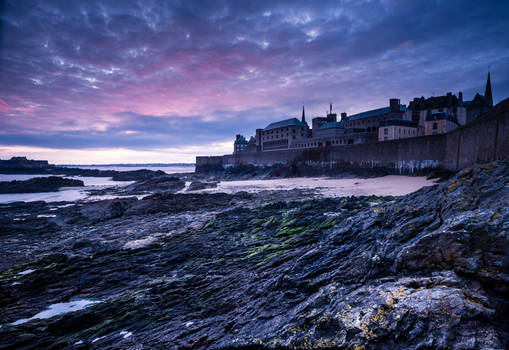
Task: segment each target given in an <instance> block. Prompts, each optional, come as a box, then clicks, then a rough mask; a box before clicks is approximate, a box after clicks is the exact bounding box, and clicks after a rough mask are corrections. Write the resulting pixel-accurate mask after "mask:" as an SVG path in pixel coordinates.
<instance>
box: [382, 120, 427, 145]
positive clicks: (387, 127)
mask: <svg viewBox="0 0 509 350" xmlns="http://www.w3.org/2000/svg"><path fill="white" fill-rule="evenodd" d="M422 135H424V128H423V127H419V125H418V123H417V122H415V121H412V120H404V119H387V120H383V121H381V122H380V126H379V128H378V141H389V140H397V139H405V138H408V137H417V136H422Z"/></svg>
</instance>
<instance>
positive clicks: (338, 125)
mask: <svg viewBox="0 0 509 350" xmlns="http://www.w3.org/2000/svg"><path fill="white" fill-rule="evenodd" d="M336 128H337V129H344V126H343V123H340V122H328V123H324V124H322V125H320V126H319V127H318V129H317V130H324V129H336Z"/></svg>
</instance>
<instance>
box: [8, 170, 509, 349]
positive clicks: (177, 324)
mask: <svg viewBox="0 0 509 350" xmlns="http://www.w3.org/2000/svg"><path fill="white" fill-rule="evenodd" d="M507 179H509V163H508V162H497V163H493V164H488V165H483V166H476V167H472V168H469V169H465V170H463V171H461V172H459V173H458V174H456V175H455V176H454V177H452V178H451V179H450V180H448V181H447V182H443V183H440V184H437V185H435V186H432V187H427V188H423V189H421V190H419V191H417V192H415V193H412V194H409V195H406V196H402V197H376V196H369V197H349V198H300V199H299V200H294V199H292V200H286V198H294V197H290V194H289V193H286V192H284V191H281V192H277V193H274V194H272V197H271V200H270V201H269V200H267V198H269V194H268V193H264V194H263V196H262V195H259V194H245V193H244V194H242V193H238V194H235V195H227V194H224V193H215V194H207V193H203V194H189V193H182V194H180V193H179V194H169V193H160V194H154V195H151V196H148V197H146V198H144V199H143V200H137V199H135V198H134V199H126V200H116V201H117V202H114V201H109V202H106V201H105V202H102V203H99V204H98V203H95V204H94V203H83V204H81V205H80V206H78V207H76V208H74V207H69V208H62V209H59V210H56V211H54V212H55V213H56V218H55V220H60V221H55V222H56V223H58V224H59V225H61V226H59V227H60V228H59V230H57V231H55V230H54V231H53V232H52V233H51V235H44V233H42V232H41V233H39V234H38V235H37V236H34V235H29V234H28V233H26V232H25V233H22V234H20V233H18V232H16V231H15V230H9V231H7V230H6V231H3V232H4V233H3V238H5V242H6V243H5V247H2V248H0V249H7V248H8V249H9V251H10V252H11V257H12V255H13V254H14V255H16V256H22V255H23V254H27V252H28V251H30V255H29V257H30V258H29V259H25V262H24V263H19V262H18V261H21V259H18V260H16V261H17V263H16V264H14V263H10V262H9V261H5V262H3V263H2V264H1V265H0V266H6V268H5V269H4V270H3V271H2V272H1V274H0V296H1V297H0V308H1V309H2V313H1V314H0V324H2V327H1V328H0V347H3V348H20V347H28V348H30V347H32V348H36V347H46V348H80V347H82V348H97V349H104V348H106V349H108V348H110V349H129V348H169V349H184V348H197V349H209V348H210V349H235V348H237V349H259V348H266V349H302V348H330V349H334V348H345V349H395V348H396V349H435V348H436V349H505V348H507V346H508V339H509V329H508V326H507V315H508V311H509V303H508V298H507V294H508V293H507V292H508V288H509V274H508V272H509V266H508V262H509V259H508V255H507V254H508V251H509V246H508V242H509V239H508V228H509V220H508V219H507V218H508V217H509V186H508V180H507ZM114 203H116V204H114ZM41 206H42V204H40V205H39V206H38V207H37V208H38V210H44V207H41ZM2 209H3V211H4V212H5V211H7V212H9V210H17V212H16V213H18V212H21V211H25V210H28V209H27V208H26V207H20V206H19V205H18V206H13V207H12V208H10V207H5V208H4V207H3V208H2ZM48 210H49V209H48ZM94 212H104V213H106V214H107V215H102V216H100V215H99V216H98V217H99V219H98V220H96V221H93V222H88V221H87V220H89V221H92V220H90V219H92V218H93V215H92V213H94ZM108 213H109V214H108ZM2 215H7V214H2ZM13 215H14V214H13ZM73 215H74V216H76V218H77V219H76V221H75V222H72V223H65V220H64V218H66V217H74V216H73ZM80 215H81V216H80ZM61 217H62V218H61ZM34 220H35V219H34ZM62 222H64V223H65V224H61V223H62ZM85 222H86V224H85ZM39 235H41V237H39ZM27 242H28V243H30V244H28V243H27ZM41 242H44V244H41ZM36 244H38V246H37V248H33V246H34V245H36ZM57 254H58V255H57ZM64 257H65V258H64ZM7 266H8V267H7ZM27 271H29V272H27ZM75 299H87V300H94V301H98V302H97V303H94V304H90V306H89V307H87V308H85V309H82V310H79V311H75V312H68V313H65V314H61V315H57V316H55V317H52V318H48V319H40V320H36V319H33V320H31V321H29V322H26V323H23V324H18V325H15V324H13V323H15V322H16V321H17V320H19V319H24V318H30V317H33V316H34V315H36V314H37V313H39V312H41V311H43V310H45V309H47V308H48V306H49V305H52V304H55V303H61V302H66V301H69V300H75Z"/></svg>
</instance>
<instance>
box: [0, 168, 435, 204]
mask: <svg viewBox="0 0 509 350" xmlns="http://www.w3.org/2000/svg"><path fill="white" fill-rule="evenodd" d="M75 167H76V166H75ZM80 167H81V168H85V169H101V170H118V171H129V170H137V169H150V170H162V171H164V172H166V173H168V174H174V173H186V172H193V171H194V166H153V167H147V166H117V165H109V166H80ZM37 176H47V175H1V174H0V181H11V180H27V179H29V178H33V177H37ZM69 178H73V179H79V180H82V181H83V182H84V183H85V187H74V188H73V187H69V188H62V189H61V190H60V191H58V192H48V193H16V194H0V203H11V202H15V201H37V200H43V201H47V202H58V201H76V200H81V199H85V198H87V197H88V194H87V193H86V191H85V190H87V189H100V188H105V187H111V186H126V185H129V184H130V183H132V182H127V181H112V180H111V178H104V177H80V176H72V177H69ZM187 185H189V183H187ZM431 185H434V181H432V180H427V179H426V178H425V177H416V176H396V175H390V176H384V177H378V178H370V179H355V178H354V179H332V178H325V177H320V178H291V179H270V180H241V181H222V182H220V183H219V184H218V186H217V187H216V188H212V189H206V190H202V191H199V192H208V193H214V192H226V193H235V192H239V191H247V192H259V191H266V190H291V189H314V190H317V192H318V193H321V194H322V195H324V196H331V197H342V196H351V195H355V196H362V195H372V194H375V195H396V196H398V195H404V194H407V193H411V192H414V191H417V190H418V189H420V188H422V187H423V186H431ZM91 199H92V198H91Z"/></svg>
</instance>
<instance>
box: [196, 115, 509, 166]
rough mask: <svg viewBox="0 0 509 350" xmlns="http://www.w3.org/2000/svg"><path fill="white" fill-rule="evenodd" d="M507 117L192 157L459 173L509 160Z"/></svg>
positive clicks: (206, 161) (221, 162) (228, 162)
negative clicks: (401, 134)
mask: <svg viewBox="0 0 509 350" xmlns="http://www.w3.org/2000/svg"><path fill="white" fill-rule="evenodd" d="M507 135H509V113H508V112H507V111H499V112H498V113H492V114H490V115H486V116H484V117H481V118H479V119H478V120H476V121H475V122H473V123H471V124H468V125H466V126H463V127H461V128H458V129H456V130H454V131H453V132H450V133H448V134H442V135H435V136H421V137H415V138H407V139H400V140H393V141H384V142H374V143H366V144H357V145H346V146H329V147H323V148H314V149H304V150H284V151H272V152H270V151H269V152H256V153H244V154H232V155H225V156H216V157H196V165H197V171H200V169H201V168H202V169H204V168H206V167H202V166H204V165H206V166H209V167H210V166H218V167H219V166H222V167H230V166H238V165H246V164H250V165H256V166H271V165H275V164H295V163H297V164H305V165H308V166H317V167H319V166H320V167H333V166H341V164H349V165H351V166H359V167H386V168H392V169H399V170H404V171H406V172H412V171H414V170H418V169H422V168H427V167H443V168H446V169H449V170H456V169H461V168H464V167H466V166H469V165H472V164H475V163H485V162H489V161H493V160H497V159H508V158H509V139H508V136H507Z"/></svg>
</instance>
